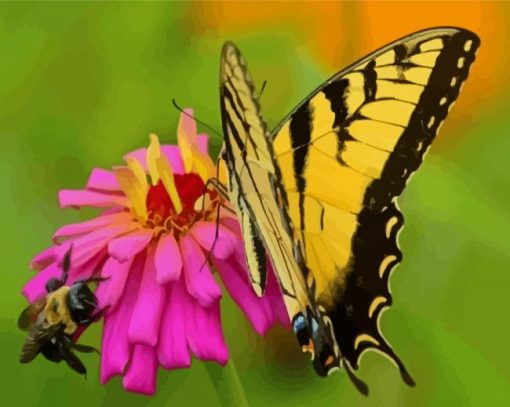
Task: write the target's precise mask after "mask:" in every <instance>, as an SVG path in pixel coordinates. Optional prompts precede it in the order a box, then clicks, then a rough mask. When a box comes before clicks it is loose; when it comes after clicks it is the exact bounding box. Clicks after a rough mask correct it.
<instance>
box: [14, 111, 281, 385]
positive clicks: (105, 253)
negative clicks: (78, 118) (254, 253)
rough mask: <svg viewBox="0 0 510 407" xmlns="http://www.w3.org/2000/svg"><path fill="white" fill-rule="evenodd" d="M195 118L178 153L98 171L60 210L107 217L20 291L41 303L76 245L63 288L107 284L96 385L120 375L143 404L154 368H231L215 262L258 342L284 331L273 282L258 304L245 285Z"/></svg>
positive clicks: (149, 152) (74, 231) (43, 260)
mask: <svg viewBox="0 0 510 407" xmlns="http://www.w3.org/2000/svg"><path fill="white" fill-rule="evenodd" d="M192 114H193V112H192V110H191V109H187V110H186V111H185V114H183V115H181V118H180V122H179V128H178V146H174V145H162V146H160V144H159V140H158V137H157V136H156V135H154V134H151V135H150V136H149V137H150V145H149V147H148V148H147V149H145V148H143V149H139V150H136V151H134V152H131V153H128V154H127V155H126V156H125V157H124V161H125V163H126V165H125V166H120V167H113V169H112V171H107V170H104V169H98V168H95V169H93V171H92V173H91V175H90V177H89V180H88V182H87V186H86V188H85V189H81V190H61V191H60V192H59V201H60V206H61V207H62V208H67V207H74V208H80V207H83V206H91V207H95V208H99V209H100V210H101V213H100V214H99V216H97V217H95V218H93V219H90V220H87V221H84V222H81V223H76V224H70V225H66V226H63V227H61V228H60V229H58V230H57V231H56V232H55V234H54V235H53V242H54V245H53V246H51V247H50V248H48V249H46V250H44V251H43V252H41V253H39V254H38V255H37V256H35V258H34V259H33V260H32V262H31V267H32V268H33V269H36V270H40V271H39V272H38V274H37V275H36V276H35V277H33V278H32V279H31V280H30V281H29V282H28V283H27V284H26V285H25V287H24V288H23V294H24V295H25V296H26V298H27V299H28V300H29V301H30V302H33V301H35V300H36V299H37V298H39V297H41V296H43V295H45V283H46V282H47V281H48V280H49V279H50V278H52V277H57V278H58V277H59V276H60V274H61V263H62V260H63V257H64V255H65V254H66V253H67V251H68V250H69V248H70V246H71V245H72V247H73V250H72V255H71V269H70V271H69V279H68V282H67V284H72V283H73V282H74V281H77V280H87V279H89V278H91V277H97V276H101V277H105V278H107V279H106V280H104V281H102V282H100V283H99V286H98V288H97V290H96V293H95V294H96V296H97V298H98V302H99V305H98V310H100V311H102V315H103V316H104V327H103V338H102V356H101V372H100V380H101V383H103V384H104V383H106V382H107V381H108V380H110V379H111V378H112V377H114V376H116V375H122V376H123V381H122V383H123V386H124V388H125V389H126V390H128V391H134V392H139V393H143V394H148V395H150V394H153V393H154V392H155V389H156V372H157V369H158V366H159V365H161V366H162V367H164V368H166V369H175V368H185V367H189V366H190V364H191V354H193V355H195V357H197V358H198V359H201V360H212V361H216V362H217V363H219V364H222V365H223V364H225V363H226V362H227V359H228V350H227V347H226V345H225V341H224V337H223V333H222V329H221V317H220V307H219V301H220V298H221V297H222V291H221V288H220V285H219V284H218V282H217V281H216V279H215V278H214V277H213V274H212V269H211V262H212V265H213V266H214V268H215V269H216V270H217V271H218V274H219V276H220V277H221V279H222V281H223V284H224V286H225V288H226V290H227V291H228V293H229V294H230V295H231V296H232V298H233V299H234V301H235V302H236V303H237V304H238V306H239V307H240V308H241V309H242V311H243V312H244V313H245V314H246V316H247V317H248V319H249V320H250V322H251V324H252V325H253V327H254V329H255V330H256V331H257V332H258V333H259V334H264V333H265V332H266V331H267V330H268V329H269V328H270V327H271V326H272V325H273V324H274V323H276V322H277V321H279V322H281V323H282V324H283V325H285V326H289V320H288V316H287V313H286V311H285V307H284V304H283V300H282V296H281V294H280V291H279V287H278V284H277V281H276V278H275V276H274V274H273V273H272V272H270V273H269V277H268V278H269V279H268V282H267V288H266V294H265V296H264V297H262V298H258V297H257V296H256V295H255V294H254V292H253V290H252V288H251V286H250V285H249V280H248V273H247V266H246V263H245V258H244V251H243V242H242V237H241V233H240V228H239V224H238V222H237V220H236V218H235V217H234V215H232V213H231V212H230V211H229V210H225V207H228V202H226V201H225V199H224V198H223V197H222V196H221V195H220V194H219V193H218V192H217V191H216V190H214V189H213V188H211V187H210V186H209V185H208V184H207V180H208V179H210V178H211V177H214V175H215V166H214V164H213V161H212V160H211V158H210V157H209V156H208V148H207V144H208V138H207V136H206V135H197V132H196V124H195V121H194V120H193V119H192ZM216 234H217V235H216ZM216 236H217V239H216V242H215V243H214V241H215V238H216Z"/></svg>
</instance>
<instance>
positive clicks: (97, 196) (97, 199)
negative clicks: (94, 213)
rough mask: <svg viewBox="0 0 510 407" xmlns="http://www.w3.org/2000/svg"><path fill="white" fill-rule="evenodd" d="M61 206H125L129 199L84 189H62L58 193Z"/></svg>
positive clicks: (123, 196)
mask: <svg viewBox="0 0 510 407" xmlns="http://www.w3.org/2000/svg"><path fill="white" fill-rule="evenodd" d="M58 199H59V202H60V207H61V208H67V207H78V208H79V207H81V206H93V207H97V208H105V207H108V206H123V207H127V206H128V204H129V200H128V199H127V197H126V196H125V195H120V194H117V195H116V194H112V193H102V192H96V191H87V190H84V189H78V190H71V189H62V190H60V191H59V193H58Z"/></svg>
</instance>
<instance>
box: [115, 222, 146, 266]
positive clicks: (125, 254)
mask: <svg viewBox="0 0 510 407" xmlns="http://www.w3.org/2000/svg"><path fill="white" fill-rule="evenodd" d="M153 235H154V233H153V231H152V230H151V229H145V228H141V229H137V230H135V231H133V232H131V233H129V234H127V235H124V236H121V237H118V238H116V239H113V240H111V241H110V243H108V253H109V254H110V256H112V257H114V258H115V259H117V260H118V261H126V260H128V259H131V258H133V257H134V256H136V255H137V254H138V253H140V252H141V251H142V250H143V249H145V248H146V247H147V245H148V244H149V242H150V241H151V240H152V236H153Z"/></svg>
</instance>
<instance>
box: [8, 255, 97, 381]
mask: <svg viewBox="0 0 510 407" xmlns="http://www.w3.org/2000/svg"><path fill="white" fill-rule="evenodd" d="M71 251H72V245H71V247H70V248H69V250H68V251H67V252H66V254H65V256H64V260H63V263H62V277H61V278H60V279H58V278H52V279H50V280H48V282H47V283H46V291H47V295H46V296H45V297H42V298H40V299H38V300H37V301H35V302H34V303H32V304H30V305H29V306H28V307H27V308H25V309H24V310H23V312H22V313H21V314H20V316H19V318H18V327H19V328H20V329H21V330H22V331H28V335H27V338H26V340H25V343H24V344H23V347H22V349H21V355H20V359H19V360H20V362H21V363H29V362H31V361H32V360H34V358H35V357H36V356H37V355H38V354H39V353H42V354H43V356H44V357H45V358H46V359H48V360H50V361H52V362H55V363H60V362H62V361H63V360H64V361H65V362H66V363H67V365H68V366H69V367H70V368H71V369H72V370H74V371H75V372H78V373H79V374H82V375H86V374H87V369H86V368H85V365H84V364H83V363H82V361H81V360H80V359H79V358H78V356H76V355H75V353H74V352H73V350H75V351H78V352H85V353H92V352H97V353H99V351H98V350H97V349H96V348H94V347H92V346H87V345H81V344H77V343H75V341H74V340H73V334H74V333H76V331H77V329H78V327H79V326H80V325H87V324H90V323H91V322H92V321H93V320H94V319H95V316H94V311H96V309H97V298H96V296H95V295H94V293H93V292H92V291H91V289H90V288H89V286H88V285H87V283H90V282H93V281H95V282H100V281H103V280H105V279H104V278H91V279H88V280H85V281H76V282H74V283H73V284H72V285H71V286H68V285H66V281H67V277H68V273H69V269H70V266H71Z"/></svg>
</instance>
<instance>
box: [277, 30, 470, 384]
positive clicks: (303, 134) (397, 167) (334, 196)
mask: <svg viewBox="0 0 510 407" xmlns="http://www.w3.org/2000/svg"><path fill="white" fill-rule="evenodd" d="M479 42H480V41H479V39H478V37H477V36H476V35H475V34H473V33H471V32H469V31H466V30H461V29H454V28H445V29H443V28H440V29H431V30H426V31H423V32H419V33H416V34H413V35H410V36H408V37H405V38H403V39H401V40H399V41H396V42H395V43H393V44H390V45H388V46H386V47H384V48H382V49H381V50H379V51H376V52H374V53H373V54H371V55H369V56H367V57H366V58H364V59H362V60H361V61H359V62H358V63H355V64H353V65H351V66H350V67H348V68H347V69H345V70H343V71H341V72H340V73H338V74H337V75H335V76H334V77H332V78H331V79H330V80H329V81H327V82H326V83H325V84H323V85H322V86H321V87H319V88H318V89H317V90H316V91H314V92H312V94H311V95H310V96H309V97H308V98H306V99H305V100H304V101H303V102H302V103H301V104H300V105H299V106H298V107H297V108H296V109H294V111H293V112H292V113H291V114H290V115H289V116H288V117H287V118H286V119H285V120H284V121H283V122H282V124H281V125H279V126H278V128H277V129H276V130H275V132H274V133H273V140H274V143H273V147H274V152H275V155H276V157H277V163H278V167H279V169H280V171H281V174H282V178H281V179H282V182H283V184H284V189H285V190H286V195H287V201H288V214H289V217H290V219H291V222H290V224H292V225H294V228H295V229H294V231H293V235H294V236H295V238H297V239H299V240H300V244H301V247H302V251H303V253H304V257H305V259H306V265H307V268H308V269H309V270H310V272H311V274H312V275H313V282H314V284H315V291H314V292H315V296H316V298H315V299H316V300H317V301H318V303H319V304H321V305H322V306H324V307H325V308H326V310H327V313H328V315H329V316H330V318H331V321H332V324H333V328H334V333H335V336H336V341H337V343H338V345H339V348H340V352H341V354H342V357H344V358H346V359H347V361H348V363H349V364H350V365H351V366H352V367H354V368H357V367H358V361H359V357H360V355H361V353H362V352H363V351H364V350H365V349H368V348H375V349H378V350H380V351H382V352H383V353H385V354H386V355H388V356H390V357H391V358H392V359H393V360H394V361H395V362H396V363H397V364H398V365H399V367H400V368H401V372H402V375H403V377H404V379H405V380H406V382H408V383H410V384H411V383H412V379H411V378H410V377H409V375H408V374H407V372H406V371H405V369H404V367H403V365H402V363H401V362H400V360H399V359H398V358H397V357H396V356H395V354H394V353H393V351H392V349H391V348H390V346H389V345H388V343H387V342H386V341H385V339H384V338H383V335H382V333H381V331H380V329H379V326H378V318H379V315H380V312H381V310H382V309H383V308H384V307H386V306H389V305H390V304H391V301H392V299H391V295H390V292H389V288H388V278H389V275H390V271H391V269H392V268H393V267H394V266H395V265H396V264H397V263H398V262H399V261H400V260H401V258H402V256H401V252H400V250H399V248H398V245H397V233H398V231H399V230H400V228H401V227H402V224H403V217H402V215H401V213H400V211H399V210H398V207H397V204H396V202H395V198H396V197H398V196H399V195H400V193H401V192H402V190H403V189H404V187H405V185H406V183H407V181H408V180H409V177H410V175H411V174H412V173H413V172H414V171H416V169H417V168H418V167H419V165H420V164H421V162H422V160H423V157H424V154H425V153H426V151H427V149H428V148H429V146H430V144H431V142H432V141H433V139H434V137H435V136H436V134H437V131H438V129H439V127H440V125H441V123H442V122H443V120H444V119H445V117H446V115H447V113H448V111H449V109H450V108H451V106H452V104H453V103H454V102H455V100H456V98H457V96H458V94H459V91H460V88H461V86H462V84H463V82H464V80H465V79H466V77H467V75H468V71H469V68H470V65H471V63H472V62H473V60H474V57H475V53H476V50H477V48H478V46H479Z"/></svg>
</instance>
